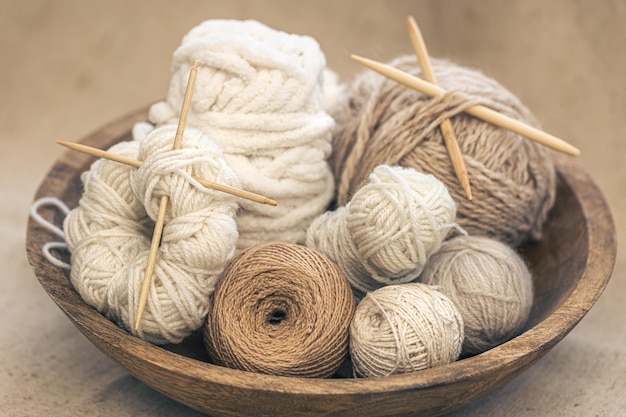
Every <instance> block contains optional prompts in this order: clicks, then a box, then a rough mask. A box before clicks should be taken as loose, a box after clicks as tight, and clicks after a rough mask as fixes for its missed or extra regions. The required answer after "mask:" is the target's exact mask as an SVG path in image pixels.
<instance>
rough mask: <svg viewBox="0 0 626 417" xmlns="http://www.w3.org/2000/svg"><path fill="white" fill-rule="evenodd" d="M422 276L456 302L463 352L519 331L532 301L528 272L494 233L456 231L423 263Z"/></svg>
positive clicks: (488, 345)
mask: <svg viewBox="0 0 626 417" xmlns="http://www.w3.org/2000/svg"><path fill="white" fill-rule="evenodd" d="M421 281H422V282H424V283H426V284H430V285H436V286H437V287H438V288H439V291H441V292H442V293H444V294H445V295H447V296H448V297H449V298H450V299H451V300H452V301H453V302H454V303H455V304H456V305H457V307H458V308H459V311H460V312H461V315H462V316H463V321H464V323H465V341H464V342H463V353H464V354H470V355H471V354H477V353H481V352H483V351H485V350H487V349H491V348H492V347H494V346H497V345H499V344H500V343H503V342H505V341H507V340H509V339H510V338H512V337H513V336H515V335H517V333H519V331H520V330H521V329H522V327H523V326H524V324H525V323H526V321H527V319H528V315H529V314H530V309H531V307H532V303H533V286H532V277H531V273H530V271H529V270H528V268H527V267H526V264H525V263H524V261H523V259H522V258H521V257H520V256H519V255H518V254H517V253H516V252H515V251H514V250H513V249H511V248H510V247H508V246H506V245H504V244H502V243H501V242H498V241H496V240H493V239H489V238H485V237H478V236H459V237H455V238H453V239H450V240H449V241H447V242H445V243H444V244H443V245H442V246H441V249H440V250H439V252H437V253H436V254H435V255H433V256H432V257H431V258H430V259H429V260H428V263H427V264H426V267H425V268H424V272H423V274H422V276H421Z"/></svg>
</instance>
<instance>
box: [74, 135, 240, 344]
mask: <svg viewBox="0 0 626 417" xmlns="http://www.w3.org/2000/svg"><path fill="white" fill-rule="evenodd" d="M175 133H176V126H175V125H167V126H163V127H161V128H158V129H155V130H153V131H152V132H150V134H149V135H148V136H147V137H146V138H145V139H144V140H141V141H131V142H121V143H119V144H117V145H115V146H113V147H112V148H111V149H110V152H112V153H116V154H120V155H123V156H128V157H131V158H134V159H139V160H143V161H144V162H143V164H142V165H141V167H140V168H138V169H135V168H132V167H128V166H126V165H122V164H118V163H116V162H111V161H107V160H98V161H96V162H95V163H94V164H93V165H92V167H91V169H90V170H89V171H86V172H84V173H83V174H82V176H81V180H82V182H83V185H84V192H83V195H82V197H81V199H80V201H79V206H78V207H77V208H75V209H74V210H72V211H71V212H70V213H69V214H68V216H67V217H66V219H65V221H64V230H65V238H66V240H67V245H68V248H69V250H70V252H71V255H72V257H71V273H70V278H71V281H72V284H73V285H74V287H75V288H76V290H77V292H78V293H79V294H80V295H81V297H82V298H83V299H84V300H85V302H87V303H88V304H90V305H92V306H93V307H95V308H96V309H97V310H98V311H100V312H101V313H103V314H104V315H105V316H107V317H109V318H110V319H111V320H112V321H114V322H116V323H118V324H119V325H120V326H121V327H124V328H126V329H127V330H129V331H130V332H131V333H133V334H135V335H137V336H139V337H141V338H142V339H144V340H147V341H149V342H152V343H157V344H161V343H177V342H180V341H181V340H182V339H183V338H184V337H185V336H187V335H189V334H190V333H191V332H192V331H193V330H195V329H197V328H199V327H200V326H201V324H202V322H203V320H204V317H205V315H206V313H207V311H208V308H209V296H210V294H211V293H212V291H213V290H214V286H215V281H216V278H217V276H218V274H219V273H220V272H221V271H222V268H223V266H224V264H225V263H226V261H227V260H228V259H229V258H230V257H231V256H232V255H233V254H234V250H235V242H236V239H237V236H238V235H237V228H236V224H235V220H234V217H235V211H236V209H237V205H236V203H235V202H234V200H233V198H232V197H231V196H229V195H227V194H224V193H220V192H217V191H213V190H209V189H205V188H204V187H202V186H201V185H200V184H198V183H197V181H195V180H194V179H193V178H192V175H195V176H197V177H200V178H204V179H207V180H212V181H215V182H220V183H223V184H226V185H230V186H233V187H240V184H239V180H238V178H237V175H236V174H235V172H234V171H233V170H232V169H231V168H230V167H229V166H228V165H227V163H226V162H225V161H224V159H223V157H222V152H221V150H220V149H219V147H218V146H217V145H215V143H214V142H212V141H211V140H210V139H209V138H208V137H207V136H205V135H204V134H202V132H200V131H198V130H195V129H191V128H187V129H186V130H185V134H184V137H183V141H182V148H181V149H179V150H175V151H173V150H172V143H173V141H174V136H175ZM163 195H168V196H169V197H170V204H169V206H168V211H167V214H166V225H165V228H164V230H163V236H162V242H161V246H160V247H159V253H158V256H157V261H156V265H155V269H154V278H153V282H152V285H151V287H150V293H149V295H148V301H147V304H146V310H145V313H144V315H143V319H142V321H141V325H140V327H139V329H138V330H137V331H135V330H134V328H133V323H134V322H135V314H136V312H137V304H138V301H139V293H140V289H141V284H142V281H143V272H144V269H145V267H146V262H147V257H148V251H149V246H150V239H151V235H152V229H153V227H154V220H155V219H156V217H157V213H158V206H159V200H160V197H161V196H163Z"/></svg>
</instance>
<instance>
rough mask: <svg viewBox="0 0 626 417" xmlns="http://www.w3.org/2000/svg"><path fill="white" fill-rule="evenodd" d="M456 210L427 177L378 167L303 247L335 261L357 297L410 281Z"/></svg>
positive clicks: (442, 189)
mask: <svg viewBox="0 0 626 417" xmlns="http://www.w3.org/2000/svg"><path fill="white" fill-rule="evenodd" d="M455 214H456V205H455V203H454V201H453V200H452V198H451V197H450V195H449V194H448V191H447V189H446V187H445V186H444V185H443V183H441V181H439V180H437V179H436V178H435V177H433V176H432V175H425V174H422V173H419V172H417V171H415V170H414V169H412V168H402V167H390V166H388V165H381V166H378V167H376V168H375V169H374V171H373V172H372V173H371V174H370V176H369V178H368V183H367V184H365V185H364V186H363V187H362V188H360V189H359V190H357V192H356V193H355V194H354V196H353V197H352V200H350V201H349V202H348V204H346V205H345V206H342V207H339V208H337V209H336V210H335V211H332V212H330V211H329V212H326V213H324V214H323V215H321V216H319V217H318V218H317V219H315V221H314V222H313V223H312V224H311V226H310V227H309V229H308V231H307V246H308V247H310V248H313V249H316V250H318V251H320V252H321V253H323V254H325V255H326V256H328V257H329V258H330V259H332V260H333V261H335V262H336V263H337V264H338V265H339V266H340V268H341V269H342V270H343V271H344V273H345V274H346V277H347V278H348V281H349V282H350V285H351V286H352V287H353V288H354V290H355V292H356V294H357V295H358V296H362V295H363V294H364V293H366V292H368V291H371V290H374V289H376V288H379V287H381V286H383V285H389V284H399V283H404V282H410V281H413V280H415V279H416V278H417V277H418V275H419V274H420V272H421V271H422V268H423V267H424V264H425V263H426V261H427V259H428V257H429V256H431V255H432V254H433V253H435V252H436V251H437V250H438V249H439V247H440V246H441V243H442V242H443V240H444V239H445V237H446V235H447V234H448V232H449V230H450V228H451V227H452V226H453V225H454V219H455Z"/></svg>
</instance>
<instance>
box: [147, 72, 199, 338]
mask: <svg viewBox="0 0 626 417" xmlns="http://www.w3.org/2000/svg"><path fill="white" fill-rule="evenodd" d="M197 74H198V61H194V62H193V65H192V66H191V70H190V71H189V80H188V81H187V90H186V91H185V98H184V99H183V107H182V109H181V110H180V118H179V119H178V128H177V129H176V136H175V137H174V149H180V145H181V142H182V139H183V132H184V130H185V124H186V123H187V113H188V111H189V103H190V101H191V93H192V91H193V86H194V84H195V82H196V75H197ZM169 201H170V199H169V197H168V196H167V195H164V196H162V197H161V201H160V203H159V212H158V215H157V219H156V223H155V224H154V232H153V233H152V242H151V243H150V252H148V262H147V264H146V270H145V273H144V276H143V283H142V284H141V293H140V294H139V305H138V307H137V319H136V320H135V331H137V330H138V329H139V323H140V322H141V316H143V311H144V309H145V308H146V302H147V301H148V291H149V290H150V284H151V283H152V274H153V273H154V266H155V263H156V256H157V253H158V250H159V244H160V242H161V236H162V235H163V226H164V224H165V213H166V212H167V205H168V204H169Z"/></svg>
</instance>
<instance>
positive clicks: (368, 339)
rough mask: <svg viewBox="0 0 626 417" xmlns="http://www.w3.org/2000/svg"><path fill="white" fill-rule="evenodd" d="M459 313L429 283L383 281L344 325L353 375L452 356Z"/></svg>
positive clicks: (406, 368) (459, 334)
mask: <svg viewBox="0 0 626 417" xmlns="http://www.w3.org/2000/svg"><path fill="white" fill-rule="evenodd" d="M462 343H463V319H462V318H461V314H460V313H459V311H458V310H457V308H456V306H455V305H454V304H453V303H452V301H450V299H448V298H447V297H446V296H445V295H443V294H441V293H440V292H438V291H436V290H435V289H434V288H433V287H430V286H428V285H425V284H420V283H409V284H401V285H389V286H387V287H383V288H380V289H378V290H376V291H372V292H370V293H368V294H367V295H366V296H365V298H364V299H363V300H362V301H361V302H360V303H359V304H358V305H357V308H356V311H355V313H354V318H353V319H352V323H351V325H350V355H351V357H352V366H353V368H354V371H355V373H356V374H357V375H358V376H365V377H372V376H388V375H393V374H400V373H406V372H413V371H419V370H422V369H427V368H432V367H435V366H440V365H445V364H447V363H450V362H453V361H455V360H456V359H457V358H458V356H459V354H460V353H461V346H462Z"/></svg>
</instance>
